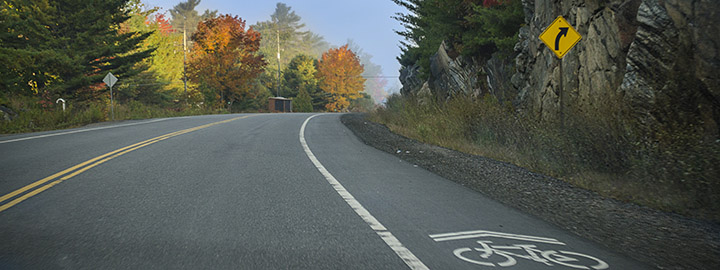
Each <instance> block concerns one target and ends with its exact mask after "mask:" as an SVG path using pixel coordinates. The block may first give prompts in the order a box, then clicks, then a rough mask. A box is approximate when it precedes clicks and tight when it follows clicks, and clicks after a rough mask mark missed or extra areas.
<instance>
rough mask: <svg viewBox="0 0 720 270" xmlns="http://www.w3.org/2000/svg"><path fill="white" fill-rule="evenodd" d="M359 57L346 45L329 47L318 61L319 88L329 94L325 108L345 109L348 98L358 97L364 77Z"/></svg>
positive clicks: (348, 104) (336, 110)
mask: <svg viewBox="0 0 720 270" xmlns="http://www.w3.org/2000/svg"><path fill="white" fill-rule="evenodd" d="M363 70H364V69H363V65H361V64H360V59H359V58H358V57H357V55H355V53H353V52H352V51H351V50H350V49H348V45H347V44H346V45H345V46H342V47H340V48H337V49H330V50H328V51H327V52H325V53H323V55H322V58H321V59H320V61H318V67H317V76H318V79H320V89H322V90H323V91H325V92H326V93H328V94H329V100H328V104H327V105H325V108H326V109H327V110H328V111H331V112H333V111H334V112H338V111H345V110H347V108H348V106H350V100H352V99H356V98H359V97H360V96H361V94H360V92H361V91H362V90H363V84H364V83H365V78H363V77H362V76H360V74H362V73H363Z"/></svg>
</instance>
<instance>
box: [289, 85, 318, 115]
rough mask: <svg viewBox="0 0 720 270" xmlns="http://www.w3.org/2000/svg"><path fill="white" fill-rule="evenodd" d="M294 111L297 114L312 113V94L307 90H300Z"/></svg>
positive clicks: (294, 101)
mask: <svg viewBox="0 0 720 270" xmlns="http://www.w3.org/2000/svg"><path fill="white" fill-rule="evenodd" d="M293 111H296V112H312V111H313V106H312V100H311V98H310V94H308V92H307V91H306V90H305V88H304V87H302V88H300V93H298V96H297V98H295V99H294V100H293Z"/></svg>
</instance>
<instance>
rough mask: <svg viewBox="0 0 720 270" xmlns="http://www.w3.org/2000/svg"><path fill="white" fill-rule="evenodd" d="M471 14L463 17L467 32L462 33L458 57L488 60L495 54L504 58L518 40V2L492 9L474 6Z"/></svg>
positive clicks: (520, 16)
mask: <svg viewBox="0 0 720 270" xmlns="http://www.w3.org/2000/svg"><path fill="white" fill-rule="evenodd" d="M506 2H507V1H506ZM473 11H474V13H473V14H471V15H469V16H467V17H466V19H467V21H468V22H469V24H470V26H471V27H470V28H471V30H470V31H466V32H465V33H463V36H462V42H463V48H465V50H463V52H462V54H465V55H471V56H472V55H481V56H482V57H484V58H490V56H492V54H493V53H494V52H496V51H497V52H500V53H502V54H505V55H507V54H510V53H512V51H513V47H514V46H515V43H517V41H518V37H517V36H518V29H520V26H522V25H523V23H524V15H523V7H522V3H521V1H519V0H516V1H509V2H507V3H505V4H502V5H496V6H492V7H484V6H480V5H474V6H473Z"/></svg>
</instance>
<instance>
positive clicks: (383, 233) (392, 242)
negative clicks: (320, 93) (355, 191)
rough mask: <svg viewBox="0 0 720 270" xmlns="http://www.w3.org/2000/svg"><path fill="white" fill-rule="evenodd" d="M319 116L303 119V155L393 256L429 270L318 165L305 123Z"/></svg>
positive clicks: (301, 135)
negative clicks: (306, 137) (308, 140)
mask: <svg viewBox="0 0 720 270" xmlns="http://www.w3.org/2000/svg"><path fill="white" fill-rule="evenodd" d="M318 115H319V114H315V115H312V116H310V117H308V118H307V119H305V122H303V124H302V127H300V135H299V137H300V144H301V145H302V147H303V150H305V154H306V155H307V157H308V158H309V159H310V161H312V163H313V164H314V165H315V167H316V168H317V169H318V171H320V173H321V174H322V175H323V176H325V179H326V180H327V181H328V182H329V183H330V185H331V186H332V187H333V188H334V189H335V191H336V192H337V193H338V195H340V197H342V198H343V200H345V202H346V203H347V204H348V205H349V206H350V207H351V208H352V209H353V210H355V213H356V214H358V216H360V218H362V219H363V220H364V221H365V223H367V224H368V225H369V226H370V228H372V229H373V231H375V233H377V234H378V236H380V238H381V239H382V240H383V241H385V244H387V245H388V246H389V247H390V249H392V250H393V251H395V254H397V256H398V257H400V259H402V260H403V262H405V264H407V266H408V267H410V269H413V270H425V269H429V268H428V267H427V266H425V264H424V263H423V262H422V261H420V259H418V258H417V257H416V256H415V254H413V253H412V252H411V251H410V250H409V249H407V248H406V247H405V246H404V245H403V244H402V243H401V242H400V240H398V239H397V238H396V237H395V236H394V235H393V234H392V233H391V232H390V231H388V230H387V228H385V226H383V225H382V223H380V221H378V220H377V219H376V218H375V217H374V216H373V215H372V214H370V212H368V210H367V209H365V207H364V206H362V204H360V202H358V201H357V200H356V199H355V197H354V196H353V195H352V194H350V192H348V191H347V189H345V187H343V185H342V184H340V182H339V181H338V180H337V179H335V177H334V176H333V175H332V174H331V173H330V172H329V171H328V170H327V169H326V168H325V166H323V165H322V163H320V161H319V160H318V159H317V158H316V157H315V155H314V154H313V152H312V151H311V150H310V147H308V144H307V141H305V127H306V126H307V123H308V122H310V119H312V118H314V117H315V116H318Z"/></svg>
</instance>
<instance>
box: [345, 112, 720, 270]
mask: <svg viewBox="0 0 720 270" xmlns="http://www.w3.org/2000/svg"><path fill="white" fill-rule="evenodd" d="M392 102H397V100H395V101H392ZM389 104H390V103H389ZM393 108H394V109H398V107H388V108H387V109H388V110H391V109H393ZM405 108H407V109H408V110H412V109H413V108H411V107H405ZM414 109H418V108H414ZM381 114H382V112H378V113H375V114H371V115H362V114H346V115H343V116H342V118H341V120H342V122H343V124H345V126H347V127H348V128H349V129H350V130H352V131H353V133H355V135H356V136H358V138H359V139H360V140H361V141H363V142H364V143H365V144H368V145H370V146H372V147H375V148H377V149H380V150H382V151H385V152H387V153H389V154H392V155H395V156H397V157H398V158H400V159H402V160H405V161H407V162H409V163H411V164H416V165H418V166H420V167H422V168H425V169H427V170H429V171H431V172H433V173H435V174H438V175H440V176H442V177H444V178H446V179H449V180H452V181H454V182H457V183H459V184H461V185H463V186H466V187H468V188H471V189H473V190H476V191H478V192H480V193H482V194H485V195H486V196H488V197H491V198H493V199H495V200H498V201H500V202H502V203H504V204H506V205H509V206H512V207H515V208H518V209H520V210H522V211H524V212H526V213H529V214H532V215H534V216H537V217H539V218H542V219H544V220H546V221H549V222H551V223H554V224H556V225H558V226H560V227H562V228H564V229H567V230H569V231H572V232H573V233H575V234H577V235H580V236H582V237H585V238H588V239H591V240H593V241H596V242H598V243H601V244H603V245H605V246H607V247H610V248H612V249H617V250H620V251H623V252H624V253H626V254H630V255H631V256H632V257H634V258H635V259H638V260H641V261H645V262H649V263H652V264H654V265H656V266H658V267H662V269H705V266H707V265H717V264H718V263H720V252H719V251H718V250H717V249H716V248H714V247H717V246H718V245H720V225H718V224H717V223H715V222H710V221H702V220H697V219H692V218H687V217H683V216H680V215H677V214H672V213H667V212H664V211H660V210H655V209H651V208H648V207H643V206H638V205H637V204H634V203H627V202H622V201H618V200H615V199H611V198H608V197H606V196H602V195H600V194H599V193H596V192H591V191H588V190H586V189H583V188H579V187H577V186H575V185H572V184H569V183H568V182H565V181H562V180H559V179H557V178H552V177H548V176H544V175H542V174H538V173H534V172H532V171H531V170H528V169H525V168H522V167H519V166H515V165H512V164H509V163H506V162H501V161H497V160H494V159H491V158H487V157H484V156H482V155H473V154H468V153H464V152H461V151H455V150H451V149H449V148H450V147H447V148H445V147H439V146H436V145H433V144H429V143H423V142H421V141H420V140H419V139H411V137H410V136H406V135H404V134H403V133H400V132H393V131H391V130H393V129H394V130H399V129H400V128H401V127H406V126H401V127H395V128H392V127H391V126H390V125H388V126H385V125H382V124H378V123H376V122H373V121H372V120H373V119H378V118H379V117H382V115H381ZM425 116H426V117H428V118H431V116H430V115H425ZM385 117H387V116H385ZM452 120H453V121H457V118H454V119H452ZM436 121H439V120H437V119H436ZM446 121H447V122H450V121H451V120H450V119H446ZM436 124H437V125H439V122H438V123H436ZM406 128H407V127H406ZM436 132H437V131H436ZM407 134H410V133H407ZM413 136H417V135H413ZM416 138H419V136H418V137H416ZM426 139H427V138H426ZM445 143H446V145H453V144H450V143H448V142H447V141H446V142H445ZM465 143H466V144H455V145H464V147H468V148H463V149H465V150H467V149H469V147H470V145H469V143H467V142H465Z"/></svg>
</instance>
